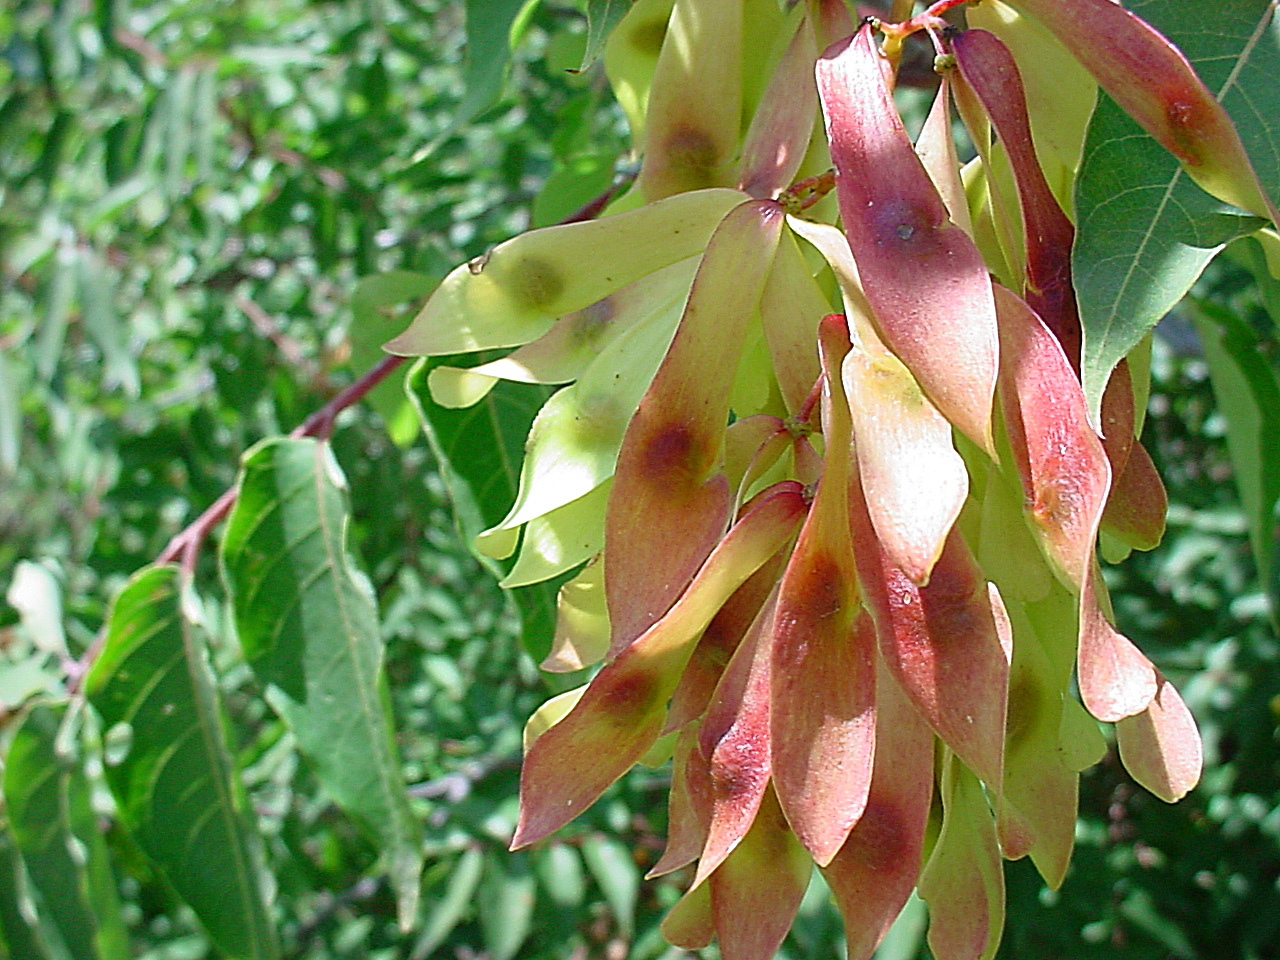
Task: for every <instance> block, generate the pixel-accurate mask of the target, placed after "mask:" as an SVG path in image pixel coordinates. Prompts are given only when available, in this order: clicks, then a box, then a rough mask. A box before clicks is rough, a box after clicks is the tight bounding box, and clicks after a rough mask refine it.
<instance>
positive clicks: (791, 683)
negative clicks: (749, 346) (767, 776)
mask: <svg viewBox="0 0 1280 960" xmlns="http://www.w3.org/2000/svg"><path fill="white" fill-rule="evenodd" d="M833 326H834V329H832V328H833ZM822 332H823V336H822V338H821V341H820V342H821V352H822V354H823V362H824V365H825V366H826V367H827V370H828V375H829V376H838V372H839V367H840V355H841V352H842V351H843V350H844V349H847V347H848V332H847V328H845V327H844V321H843V318H841V317H839V316H838V315H835V316H832V317H828V318H827V319H825V320H824V321H823V326H822ZM832 334H834V335H832ZM833 349H834V350H835V351H836V352H835V354H834V355H832V350H833ZM835 383H836V386H835V387H834V388H830V391H829V398H828V402H827V403H825V404H824V413H825V422H824V424H823V436H824V439H825V443H826V448H827V456H826V461H825V463H824V467H823V474H822V479H821V480H820V481H819V484H818V490H817V494H816V495H815V497H814V501H813V505H812V506H811V507H810V509H809V516H808V518H807V519H806V520H805V525H804V527H803V528H801V531H800V537H799V540H798V541H797V542H796V546H795V549H793V550H792V552H791V560H790V562H789V563H788V564H787V569H786V572H785V573H784V574H783V577H782V583H781V586H780V588H779V593H778V610H777V614H776V616H775V618H774V636H773V670H772V673H773V676H772V685H773V689H772V698H773V702H772V709H771V712H772V734H771V738H770V739H771V749H772V751H773V782H774V787H775V789H776V791H777V794H778V799H779V801H780V802H781V804H782V809H783V811H785V813H786V816H787V820H788V821H790V823H791V826H792V829H793V830H794V831H795V833H796V836H798V837H799V838H800V842H801V843H803V844H804V845H805V847H806V848H808V850H809V852H810V853H811V854H812V855H813V859H814V860H816V861H817V862H818V864H819V865H823V866H825V865H826V864H827V863H829V862H830V861H831V858H832V857H834V856H835V854H836V851H837V850H839V849H840V846H841V844H843V843H844V841H845V838H846V837H847V836H848V834H849V830H850V829H852V827H853V825H854V823H856V822H857V819H858V817H859V816H861V814H862V809H863V806H864V805H865V804H866V798H867V790H868V789H869V787H870V783H871V767H872V759H873V756H874V753H875V737H876V720H875V680H876V678H875V628H874V626H873V625H872V623H871V620H870V617H868V616H867V615H866V613H865V612H864V611H863V610H862V607H861V604H860V598H859V596H858V584H857V569H856V567H855V566H854V563H853V543H852V539H851V537H850V535H849V506H848V502H849V490H848V488H849V465H850V449H849V444H850V435H849V410H848V407H847V405H846V404H845V402H844V397H843V395H842V394H841V392H840V388H839V384H838V380H837V381H835Z"/></svg>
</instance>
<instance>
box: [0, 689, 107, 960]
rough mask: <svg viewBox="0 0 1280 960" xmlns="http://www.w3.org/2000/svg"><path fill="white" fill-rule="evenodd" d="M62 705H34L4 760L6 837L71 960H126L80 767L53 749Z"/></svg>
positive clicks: (63, 717)
mask: <svg viewBox="0 0 1280 960" xmlns="http://www.w3.org/2000/svg"><path fill="white" fill-rule="evenodd" d="M66 717H67V706H66V704H65V703H63V704H52V703H38V704H35V705H33V706H32V707H31V708H30V709H29V710H28V711H27V713H26V715H25V716H24V717H23V719H22V721H21V723H20V725H19V727H18V729H17V731H15V733H14V735H13V742H12V745H11V746H10V748H9V754H8V756H7V757H6V758H5V769H4V797H5V803H6V805H7V807H8V812H9V829H10V830H11V831H12V832H13V837H14V840H15V842H16V843H17V846H18V850H19V852H20V853H21V854H22V860H23V863H24V864H25V865H26V868H27V875H28V876H29V877H30V878H31V884H32V886H33V887H34V888H35V890H36V892H37V893H38V895H39V898H40V904H39V908H38V909H39V912H40V913H41V914H42V915H43V916H44V917H45V918H46V919H47V920H48V921H49V924H48V926H49V928H50V929H51V930H52V931H53V932H54V933H55V934H56V936H57V937H58V938H59V939H60V940H61V942H62V946H63V947H64V948H65V950H66V952H67V955H68V956H70V957H72V958H73V960H126V958H127V957H128V956H129V936H128V933H127V932H126V931H125V928H124V924H123V923H122V922H121V920H120V902H119V899H118V896H117V894H116V881H115V877H114V876H113V875H112V873H111V865H110V863H109V861H108V859H107V845H106V842H105V840H104V839H103V837H102V834H101V833H100V832H99V831H98V823H97V816H96V814H95V813H94V812H93V809H92V808H91V807H90V805H89V781H88V779H87V777H86V776H85V773H84V769H83V768H82V766H81V759H80V757H78V756H74V755H71V754H70V752H69V751H64V750H61V749H59V747H60V746H61V744H60V743H59V739H60V738H59V732H60V728H61V727H62V724H63V722H64V721H65V720H66Z"/></svg>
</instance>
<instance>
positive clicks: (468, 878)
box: [409, 847, 484, 960]
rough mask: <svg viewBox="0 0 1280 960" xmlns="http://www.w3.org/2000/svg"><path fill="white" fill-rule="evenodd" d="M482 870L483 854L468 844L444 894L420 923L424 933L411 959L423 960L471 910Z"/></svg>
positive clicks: (453, 870) (456, 864)
mask: <svg viewBox="0 0 1280 960" xmlns="http://www.w3.org/2000/svg"><path fill="white" fill-rule="evenodd" d="M483 872H484V853H483V852H482V851H481V850H480V848H479V847H468V848H467V849H466V850H464V851H463V852H462V855H461V856H460V857H458V859H457V862H456V863H454V865H453V869H452V871H451V872H450V874H449V880H448V883H447V884H446V885H445V888H444V893H443V894H442V895H441V896H440V898H439V899H438V900H435V901H432V902H431V903H430V904H429V906H428V908H427V911H426V913H425V915H424V917H423V920H422V923H421V924H420V927H421V929H422V932H421V933H420V934H419V935H418V941H417V943H415V944H414V946H413V952H412V953H411V954H409V956H410V958H411V960H424V958H426V957H429V956H431V954H432V953H434V952H435V950H436V948H437V947H438V946H440V944H442V943H444V941H445V938H446V937H448V936H449V934H451V933H452V932H453V929H454V927H456V926H457V925H458V924H459V923H460V922H461V921H462V918H463V917H464V916H465V915H466V913H467V911H468V910H470V909H471V901H472V897H473V896H474V895H475V892H476V887H477V886H478V885H479V883H480V875H481V874H482V873H483Z"/></svg>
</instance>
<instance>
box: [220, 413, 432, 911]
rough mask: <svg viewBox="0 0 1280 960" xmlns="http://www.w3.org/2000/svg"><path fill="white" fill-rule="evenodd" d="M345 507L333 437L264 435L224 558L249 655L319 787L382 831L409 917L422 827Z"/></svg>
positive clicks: (249, 463) (252, 455) (247, 462)
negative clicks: (412, 804)
mask: <svg viewBox="0 0 1280 960" xmlns="http://www.w3.org/2000/svg"><path fill="white" fill-rule="evenodd" d="M348 516H349V514H348V507H347V502H346V480H345V478H344V477H343V475H342V472H341V469H340V468H339V466H338V464H337V461H336V460H334V458H333V454H332V453H331V452H330V450H329V447H328V445H327V444H323V443H320V442H318V441H316V440H313V439H310V438H297V439H294V438H279V439H272V440H267V441H265V442H263V443H260V444H258V445H257V446H255V447H254V448H252V449H251V450H250V451H249V452H248V453H247V454H246V455H245V458H244V465H243V469H242V472H241V478H240V496H239V498H238V499H237V501H236V506H235V508H234V509H233V511H232V513H231V516H230V518H229V520H228V522H227V529H226V535H225V536H224V538H223V542H222V557H221V559H222V568H223V574H224V580H225V583H226V587H227V593H228V595H229V597H230V599H231V602H232V606H233V609H234V614H235V623H236V631H237V633H238V635H239V638H240V644H241V646H242V647H243V649H244V651H245V655H246V658H247V659H248V660H249V663H250V664H251V665H252V667H253V669H254V671H255V673H256V674H257V676H258V678H259V680H260V681H262V682H263V683H264V684H268V685H270V687H271V702H272V705H273V706H274V707H275V708H276V709H277V710H278V711H279V712H280V714H281V715H282V716H283V717H284V719H285V721H286V723H288V724H289V727H290V729H291V730H292V731H293V733H294V735H295V736H296V737H297V740H298V745H299V748H300V749H301V750H302V752H303V754H304V755H305V756H306V757H307V759H308V760H309V761H310V762H311V764H312V765H313V766H314V767H315V769H316V772H317V776H318V778H319V780H320V783H321V784H322V786H323V787H324V789H325V790H326V791H327V792H328V793H329V795H330V796H332V797H333V799H334V800H335V801H336V802H337V803H338V805H339V806H340V807H342V808H343V809H344V810H346V811H347V812H348V813H350V814H351V815H352V816H354V817H355V818H356V819H357V820H359V821H360V822H361V823H362V824H363V825H364V826H365V827H366V828H367V829H369V830H370V831H371V832H372V833H373V834H374V835H375V836H376V837H377V838H378V840H379V844H380V846H381V848H382V851H383V856H384V858H385V862H386V865H387V870H388V873H389V874H390V877H391V881H392V884H393V886H394V887H395V889H396V892H397V895H398V898H399V910H400V917H401V922H402V923H409V922H411V921H412V918H413V917H414V915H415V914H416V912H417V896H418V878H419V875H420V874H421V872H422V854H421V850H420V847H421V841H420V828H419V826H418V823H417V821H416V819H415V818H414V815H413V812H412V810H411V809H410V808H409V799H408V795H407V793H406V792H405V785H404V781H403V775H402V773H401V768H400V757H399V752H398V749H397V747H396V744H395V731H394V725H393V720H392V717H391V711H390V704H389V702H388V699H387V687H386V678H385V677H384V675H383V673H382V638H381V635H380V632H379V623H378V608H377V602H376V600H375V599H374V596H373V590H372V587H371V586H370V585H369V583H368V580H367V579H366V578H365V576H364V574H363V573H362V572H361V571H360V570H359V569H357V568H356V567H355V565H354V562H353V560H352V558H351V557H350V556H349V555H348V552H347V542H346V536H347V523H348Z"/></svg>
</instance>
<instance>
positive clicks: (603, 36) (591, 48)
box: [578, 0, 631, 70]
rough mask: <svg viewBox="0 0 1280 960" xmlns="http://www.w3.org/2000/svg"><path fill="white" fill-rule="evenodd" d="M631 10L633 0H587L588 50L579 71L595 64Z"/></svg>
mask: <svg viewBox="0 0 1280 960" xmlns="http://www.w3.org/2000/svg"><path fill="white" fill-rule="evenodd" d="M630 9H631V0H587V49H586V50H584V51H583V52H582V65H581V66H580V67H578V69H579V70H585V69H587V67H589V66H591V64H593V63H595V60H596V57H598V56H600V51H601V49H603V48H604V43H605V41H606V40H608V39H609V34H611V33H612V32H613V28H614V27H616V26H617V25H618V21H619V20H621V19H622V18H623V17H625V16H626V15H627V11H628V10H630Z"/></svg>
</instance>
